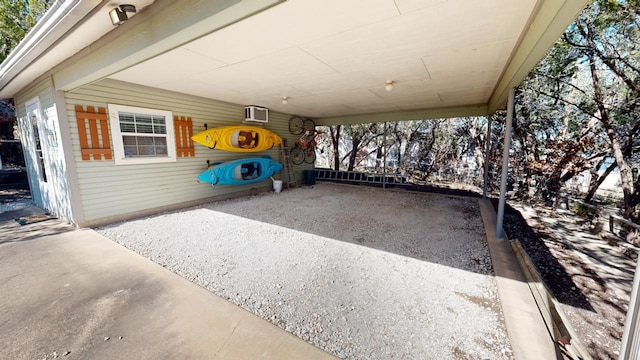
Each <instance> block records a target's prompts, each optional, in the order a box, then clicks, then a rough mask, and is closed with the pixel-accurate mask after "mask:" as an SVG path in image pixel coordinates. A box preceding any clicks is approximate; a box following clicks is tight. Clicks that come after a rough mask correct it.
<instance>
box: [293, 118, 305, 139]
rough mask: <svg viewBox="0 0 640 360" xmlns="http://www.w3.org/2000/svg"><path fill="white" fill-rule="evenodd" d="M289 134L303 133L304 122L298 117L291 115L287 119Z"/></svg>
mask: <svg viewBox="0 0 640 360" xmlns="http://www.w3.org/2000/svg"><path fill="white" fill-rule="evenodd" d="M289 132H290V133H292V134H293V135H300V134H302V133H303V132H304V120H303V119H302V118H301V117H300V116H296V115H293V116H292V117H291V118H290V119H289Z"/></svg>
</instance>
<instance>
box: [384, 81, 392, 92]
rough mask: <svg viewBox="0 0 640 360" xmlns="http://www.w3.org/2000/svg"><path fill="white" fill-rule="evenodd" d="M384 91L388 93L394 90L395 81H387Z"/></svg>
mask: <svg viewBox="0 0 640 360" xmlns="http://www.w3.org/2000/svg"><path fill="white" fill-rule="evenodd" d="M384 89H385V90H387V91H391V90H393V81H391V80H387V85H385V86H384Z"/></svg>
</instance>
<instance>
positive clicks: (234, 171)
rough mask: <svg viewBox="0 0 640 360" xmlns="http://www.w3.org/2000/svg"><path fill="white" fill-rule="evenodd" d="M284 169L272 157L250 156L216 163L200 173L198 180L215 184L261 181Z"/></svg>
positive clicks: (239, 183)
mask: <svg viewBox="0 0 640 360" xmlns="http://www.w3.org/2000/svg"><path fill="white" fill-rule="evenodd" d="M280 170H282V164H280V163H279V162H277V161H273V160H271V158H270V157H261V158H248V159H240V160H233V161H228V162H225V163H220V164H215V165H213V166H211V167H210V168H209V169H208V170H207V171H205V172H203V173H201V174H200V175H198V180H200V181H202V182H206V183H209V184H213V185H242V184H251V183H256V182H260V181H263V180H266V179H268V178H269V177H271V176H273V175H274V174H275V173H277V172H279V171H280Z"/></svg>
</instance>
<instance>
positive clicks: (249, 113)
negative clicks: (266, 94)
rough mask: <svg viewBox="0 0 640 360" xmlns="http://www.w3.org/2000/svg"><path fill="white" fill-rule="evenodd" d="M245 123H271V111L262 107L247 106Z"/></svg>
mask: <svg viewBox="0 0 640 360" xmlns="http://www.w3.org/2000/svg"><path fill="white" fill-rule="evenodd" d="M244 121H245V122H247V121H249V122H259V123H266V122H269V109H267V108H263V107H260V106H254V105H251V106H245V108H244Z"/></svg>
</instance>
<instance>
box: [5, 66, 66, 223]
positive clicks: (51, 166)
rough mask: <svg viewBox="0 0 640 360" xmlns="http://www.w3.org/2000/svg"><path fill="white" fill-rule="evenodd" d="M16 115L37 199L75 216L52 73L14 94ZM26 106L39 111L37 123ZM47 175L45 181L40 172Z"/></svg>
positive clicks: (53, 210) (56, 211)
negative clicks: (38, 148)
mask: <svg viewBox="0 0 640 360" xmlns="http://www.w3.org/2000/svg"><path fill="white" fill-rule="evenodd" d="M14 102H15V105H16V117H17V118H18V119H19V127H20V135H21V141H22V145H23V150H24V154H25V162H26V166H27V171H28V175H29V186H30V188H31V193H32V198H33V200H34V202H35V203H36V204H37V205H38V206H40V207H42V208H44V209H46V210H48V211H50V212H51V213H53V214H55V215H57V216H59V217H63V218H67V219H72V218H73V210H72V206H71V187H72V185H71V184H72V182H70V181H69V177H68V176H67V175H68V173H69V168H68V165H69V164H68V163H67V161H66V159H65V154H64V151H65V150H66V148H65V137H64V134H63V133H62V132H61V127H60V119H59V117H58V114H59V113H58V106H59V104H58V103H57V101H56V96H55V90H54V88H53V84H52V81H51V78H50V77H45V78H42V79H40V80H39V81H37V82H34V83H33V84H31V86H29V87H28V88H26V89H24V90H23V91H21V92H20V93H19V94H18V95H16V97H15V98H14ZM27 106H29V108H30V109H31V110H32V111H31V115H36V117H37V121H36V125H37V126H35V127H34V126H33V125H34V123H33V121H32V119H31V117H30V116H28V114H27ZM35 131H38V136H39V139H40V146H41V149H42V154H43V163H42V165H43V166H42V167H43V169H39V168H38V167H39V166H40V164H39V163H38V161H39V160H38V159H37V156H36V155H35V149H34V147H35V144H34V139H35ZM42 172H44V174H45V175H46V181H44V178H43V177H42V176H41V175H40V174H41V173H42Z"/></svg>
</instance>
